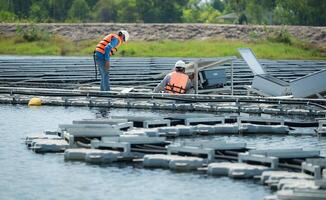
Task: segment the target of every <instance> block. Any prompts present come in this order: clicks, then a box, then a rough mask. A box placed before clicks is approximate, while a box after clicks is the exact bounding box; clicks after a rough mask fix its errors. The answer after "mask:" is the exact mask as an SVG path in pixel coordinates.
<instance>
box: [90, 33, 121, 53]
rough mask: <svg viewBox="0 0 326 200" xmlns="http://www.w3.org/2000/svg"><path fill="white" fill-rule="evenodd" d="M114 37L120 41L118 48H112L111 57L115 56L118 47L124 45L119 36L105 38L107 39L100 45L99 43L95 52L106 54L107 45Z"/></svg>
mask: <svg viewBox="0 0 326 200" xmlns="http://www.w3.org/2000/svg"><path fill="white" fill-rule="evenodd" d="M113 37H115V38H117V39H118V40H119V43H118V45H117V46H116V47H114V48H112V50H111V52H110V56H112V55H114V53H115V52H117V51H118V47H119V46H120V45H121V44H122V40H121V38H120V37H119V36H118V35H117V34H109V35H107V36H105V38H104V39H103V40H102V41H101V42H100V43H98V44H97V45H96V49H95V50H96V51H98V52H100V53H102V54H104V53H105V47H106V45H107V44H109V43H110V42H111V40H112V38H113Z"/></svg>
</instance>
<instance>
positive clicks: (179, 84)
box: [165, 71, 189, 94]
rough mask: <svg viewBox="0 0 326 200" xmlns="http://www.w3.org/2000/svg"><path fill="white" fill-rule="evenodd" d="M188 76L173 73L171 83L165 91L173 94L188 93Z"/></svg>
mask: <svg viewBox="0 0 326 200" xmlns="http://www.w3.org/2000/svg"><path fill="white" fill-rule="evenodd" d="M188 79H189V77H188V75H187V74H184V73H180V72H176V71H174V72H172V73H171V75H170V82H169V83H168V84H167V85H166V86H165V91H166V92H168V93H171V94H176V93H177V94H184V93H186V86H187V82H188Z"/></svg>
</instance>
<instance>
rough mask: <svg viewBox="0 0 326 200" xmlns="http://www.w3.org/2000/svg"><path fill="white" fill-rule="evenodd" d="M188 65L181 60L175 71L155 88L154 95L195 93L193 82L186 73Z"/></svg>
mask: <svg viewBox="0 0 326 200" xmlns="http://www.w3.org/2000/svg"><path fill="white" fill-rule="evenodd" d="M185 71H186V63H185V62H183V61H182V60H179V61H177V62H176V63H175V65H174V71H173V72H171V73H169V74H168V75H166V76H165V77H164V79H163V80H162V81H161V82H160V83H159V84H158V85H157V86H156V87H155V88H154V91H153V92H154V93H160V92H165V93H170V94H186V93H188V94H191V93H193V89H192V87H193V86H192V82H191V80H190V79H189V76H188V75H187V74H186V73H185Z"/></svg>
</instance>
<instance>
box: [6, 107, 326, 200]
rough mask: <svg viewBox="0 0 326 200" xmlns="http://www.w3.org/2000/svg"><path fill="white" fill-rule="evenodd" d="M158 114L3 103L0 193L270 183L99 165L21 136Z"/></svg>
mask: <svg viewBox="0 0 326 200" xmlns="http://www.w3.org/2000/svg"><path fill="white" fill-rule="evenodd" d="M126 114H128V115H138V116H139V115H140V116H160V115H166V113H159V112H152V111H139V110H136V111H132V110H129V111H128V110H123V109H114V110H109V111H107V110H99V109H96V108H93V109H89V108H85V107H68V108H65V107H50V106H43V107H39V108H28V107H27V106H12V105H0V127H1V129H0V168H1V170H0V197H1V199H26V200H28V199H76V200H77V199H78V200H80V199H113V198H114V199H123V200H124V199H126V200H130V199H155V200H160V199H169V200H172V199H187V200H195V199H206V200H217V199H228V200H238V199H243V200H251V199H263V197H264V196H266V195H268V194H270V191H269V189H267V188H265V187H263V186H261V185H259V184H256V183H254V182H253V181H251V180H248V181H239V180H232V179H229V178H227V177H222V178H218V177H210V176H207V175H205V174H197V173H174V172H171V171H169V170H160V169H158V170H148V169H143V168H140V167H138V166H127V165H124V166H97V165H89V164H85V163H82V162H65V161H64V160H63V155H62V154H45V155H40V154H35V153H33V152H31V151H29V150H28V149H27V148H26V146H25V145H24V144H23V143H22V142H23V140H22V138H24V137H26V136H27V135H30V134H33V133H40V132H42V131H43V130H55V129H56V128H57V127H58V124H62V123H71V122H72V120H78V119H85V118H100V117H108V116H110V115H126ZM215 138H216V139H220V138H223V139H226V140H229V141H244V142H248V143H249V145H251V146H256V147H262V148H263V147H265V148H266V147H280V146H281V147H297V146H298V145H299V146H302V147H306V148H310V149H312V148H319V149H322V152H323V153H324V154H325V152H326V143H325V142H324V141H319V140H318V139H317V138H316V137H313V136H303V137H294V136H285V137H279V136H278V137H276V136H248V137H240V138H239V137H236V136H231V137H226V136H216V137H215Z"/></svg>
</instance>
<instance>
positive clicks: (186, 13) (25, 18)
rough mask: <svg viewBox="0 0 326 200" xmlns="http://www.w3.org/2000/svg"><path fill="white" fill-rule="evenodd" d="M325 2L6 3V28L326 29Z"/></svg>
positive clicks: (2, 16)
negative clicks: (47, 25) (68, 24)
mask: <svg viewBox="0 0 326 200" xmlns="http://www.w3.org/2000/svg"><path fill="white" fill-rule="evenodd" d="M325 10H326V1H325V0H0V22H121V23H238V24H246V23H247V24H267V25H268V24H276V25H278V24H285V25H314V26H325V25H326V12H325Z"/></svg>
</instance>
